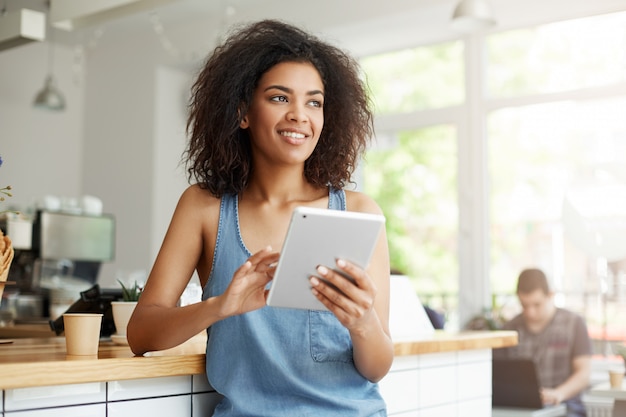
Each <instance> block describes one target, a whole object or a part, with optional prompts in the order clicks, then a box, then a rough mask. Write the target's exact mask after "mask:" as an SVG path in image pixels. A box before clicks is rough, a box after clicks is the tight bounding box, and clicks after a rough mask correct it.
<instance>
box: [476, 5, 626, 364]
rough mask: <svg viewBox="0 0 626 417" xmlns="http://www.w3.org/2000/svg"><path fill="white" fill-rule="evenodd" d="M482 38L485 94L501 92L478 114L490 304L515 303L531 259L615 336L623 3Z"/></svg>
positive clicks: (622, 331)
mask: <svg viewBox="0 0 626 417" xmlns="http://www.w3.org/2000/svg"><path fill="white" fill-rule="evenodd" d="M487 48H488V49H487V57H488V65H487V68H486V74H487V75H488V76H487V86H488V93H489V95H490V96H491V97H494V98H496V99H505V100H503V101H501V102H498V101H497V100H496V101H495V102H494V103H495V105H494V107H495V108H496V110H494V111H492V112H491V113H488V114H487V115H486V117H487V126H488V133H487V136H488V141H489V182H490V229H491V234H490V238H491V245H490V255H491V270H490V277H491V284H492V289H493V291H494V293H496V294H501V295H502V297H501V298H499V299H498V300H497V301H496V304H497V306H498V307H501V308H504V314H505V316H507V315H508V316H510V315H512V314H514V313H515V312H517V311H519V306H518V305H517V304H516V300H515V298H514V297H513V296H512V294H513V292H514V285H515V282H516V277H517V274H518V273H519V271H520V270H521V269H522V268H525V267H529V266H536V267H540V268H542V269H544V270H545V271H546V273H547V274H548V276H549V277H550V278H551V280H552V284H553V287H554V288H555V290H556V291H557V294H558V298H557V301H558V303H559V305H561V306H564V307H567V308H570V309H573V310H575V311H578V312H579V313H581V314H583V315H584V316H585V317H586V319H587V324H588V326H589V329H590V333H591V334H592V337H593V338H594V339H603V338H607V339H624V338H626V326H625V325H624V323H623V321H622V320H620V319H618V318H619V317H623V314H624V313H626V305H625V304H624V302H623V300H625V299H626V168H625V167H626V118H625V117H624V111H625V110H626V85H625V84H624V83H625V81H626V53H625V51H626V13H616V14H612V15H607V16H597V17H590V18H585V19H579V20H572V21H567V22H560V23H554V24H549V25H543V26H541V27H537V28H531V29H524V30H517V31H511V32H506V33H501V34H495V35H492V36H491V37H489V38H488V40H487ZM510 98H514V99H515V100H516V101H515V105H507V104H509V103H508V102H507V101H506V99H510ZM499 103H502V104H501V105H499ZM507 295H508V296H507ZM606 347H607V345H606V344H603V343H598V344H597V345H596V352H597V353H611V352H610V349H606Z"/></svg>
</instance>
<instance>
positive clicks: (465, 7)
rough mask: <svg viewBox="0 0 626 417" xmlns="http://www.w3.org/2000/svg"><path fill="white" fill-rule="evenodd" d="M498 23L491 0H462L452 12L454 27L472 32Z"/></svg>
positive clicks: (461, 30) (465, 31)
mask: <svg viewBox="0 0 626 417" xmlns="http://www.w3.org/2000/svg"><path fill="white" fill-rule="evenodd" d="M495 24H496V20H495V18H494V17H493V11H492V10H491V4H489V0H461V1H460V2H459V4H458V5H457V6H456V8H455V9H454V13H453V14H452V27H453V28H454V29H456V30H458V31H459V32H463V33H471V32H475V31H477V30H482V29H488V28H490V27H492V26H494V25H495Z"/></svg>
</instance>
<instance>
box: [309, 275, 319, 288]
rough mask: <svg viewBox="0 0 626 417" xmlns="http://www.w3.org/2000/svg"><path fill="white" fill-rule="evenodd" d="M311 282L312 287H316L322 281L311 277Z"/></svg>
mask: <svg viewBox="0 0 626 417" xmlns="http://www.w3.org/2000/svg"><path fill="white" fill-rule="evenodd" d="M309 282H310V283H311V285H312V286H314V287H316V286H317V285H318V284H319V283H320V280H319V279H317V278H315V277H311V279H309Z"/></svg>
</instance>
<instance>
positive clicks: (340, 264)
mask: <svg viewBox="0 0 626 417" xmlns="http://www.w3.org/2000/svg"><path fill="white" fill-rule="evenodd" d="M337 265H338V266H340V267H342V268H343V267H344V266H346V261H344V260H343V259H337Z"/></svg>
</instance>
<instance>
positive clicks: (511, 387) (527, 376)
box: [491, 358, 543, 409]
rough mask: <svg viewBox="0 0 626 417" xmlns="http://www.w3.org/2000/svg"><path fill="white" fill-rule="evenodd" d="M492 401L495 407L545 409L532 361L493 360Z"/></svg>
mask: <svg viewBox="0 0 626 417" xmlns="http://www.w3.org/2000/svg"><path fill="white" fill-rule="evenodd" d="M491 376H492V379H491V383H492V391H491V393H492V394H491V395H492V396H491V399H492V405H493V406H494V407H516V408H528V409H540V408H543V403H542V401H541V394H540V385H539V379H538V378H537V372H536V370H535V364H534V362H533V361H532V359H496V358H494V359H493V363H492V375H491Z"/></svg>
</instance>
